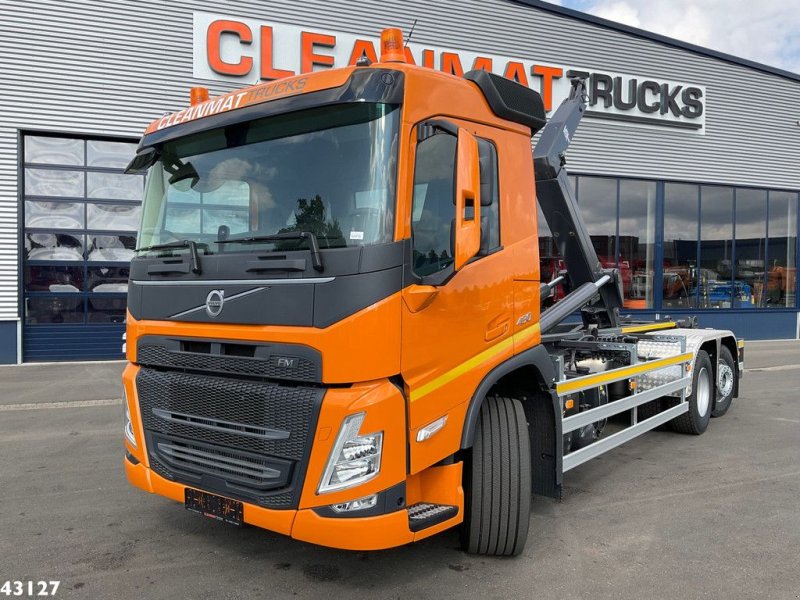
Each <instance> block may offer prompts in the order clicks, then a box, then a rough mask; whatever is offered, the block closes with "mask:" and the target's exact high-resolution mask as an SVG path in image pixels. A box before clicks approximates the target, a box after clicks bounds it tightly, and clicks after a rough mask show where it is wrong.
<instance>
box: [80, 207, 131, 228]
mask: <svg viewBox="0 0 800 600" xmlns="http://www.w3.org/2000/svg"><path fill="white" fill-rule="evenodd" d="M141 214H142V207H141V206H139V205H135V204H94V203H89V204H87V205H86V220H87V223H88V224H87V226H86V227H87V228H88V229H113V230H118V231H136V230H137V229H138V228H139V217H140V216H141Z"/></svg>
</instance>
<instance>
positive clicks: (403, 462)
mask: <svg viewBox="0 0 800 600" xmlns="http://www.w3.org/2000/svg"><path fill="white" fill-rule="evenodd" d="M139 371H140V367H139V366H137V365H134V364H129V365H128V367H127V368H126V370H125V372H124V374H123V384H124V386H125V390H126V395H127V400H128V407H129V410H130V413H131V418H132V422H133V433H134V438H135V442H136V443H135V445H134V444H131V443H129V442H128V441H127V440H126V443H125V445H126V450H127V453H128V456H127V457H126V458H125V460H124V463H125V471H126V475H127V478H128V480H129V481H130V482H131V484H133V485H135V486H136V487H139V488H141V489H143V490H145V491H147V492H150V493H153V494H158V495H161V496H165V497H167V498H171V499H172V500H175V501H176V502H180V503H183V502H184V492H185V489H186V488H187V487H188V488H192V489H199V490H203V491H207V492H210V493H213V494H217V495H221V496H227V497H231V498H235V499H237V500H239V501H241V502H242V503H243V507H244V510H243V519H244V522H246V523H249V524H251V525H255V526H257V527H261V528H264V529H268V530H271V531H275V532H278V533H282V534H284V535H289V536H291V537H293V538H295V539H298V540H303V541H307V542H311V543H315V544H320V545H324V546H330V547H335V548H342V549H350V550H378V549H383V548H390V547H394V546H399V545H403V544H406V543H409V542H412V541H415V540H418V539H422V538H424V537H428V536H430V535H432V534H434V533H437V532H438V531H442V530H443V529H446V528H449V527H452V526H453V525H456V524H458V523H460V522H461V521H462V519H463V506H464V501H463V491H462V487H461V463H455V464H451V465H445V466H438V467H429V468H427V469H424V470H422V471H420V472H419V473H416V474H413V475H409V474H408V471H407V468H408V467H407V456H406V455H407V440H408V436H409V432H408V430H407V428H406V419H405V399H404V398H403V396H402V393H401V392H400V391H399V390H398V389H397V388H396V387H395V386H394V385H393V384H392V383H390V382H389V381H388V380H378V381H372V382H366V383H360V384H354V385H352V386H349V387H342V388H338V387H334V388H329V389H327V391H326V392H325V396H324V399H323V401H322V404H321V408H320V411H319V415H318V418H317V420H316V426H315V427H314V428H313V429H312V430H311V432H310V437H309V440H308V443H309V444H310V452H309V454H308V455H307V459H304V460H303V461H302V462H301V463H298V464H299V467H301V468H302V470H301V472H300V474H301V476H300V477H299V478H298V479H297V480H296V481H295V484H294V485H295V488H294V489H295V491H294V492H293V496H294V498H295V499H294V500H293V503H292V504H291V505H289V506H286V507H267V506H264V505H261V504H257V503H255V502H253V501H252V500H251V499H250V498H248V497H244V496H241V495H239V496H237V495H235V494H231V493H226V492H225V491H224V489H220V488H209V487H207V486H206V485H204V484H203V481H204V480H200V481H198V482H196V483H195V482H193V481H187V480H181V479H180V478H178V477H174V478H172V477H165V476H163V475H162V474H161V472H160V471H159V470H158V462H157V461H156V460H155V457H154V454H153V449H152V448H149V447H148V443H149V442H150V441H151V440H152V436H150V438H148V435H147V431H146V429H145V427H144V426H143V423H144V420H143V415H142V412H143V410H142V409H143V407H144V405H143V404H142V403H141V402H140V398H139V390H138V389H137V374H138V373H139ZM150 411H151V412H152V408H151V409H150ZM359 412H363V413H365V414H366V417H365V420H364V423H363V424H362V429H361V431H362V433H365V434H366V433H369V432H378V431H382V432H383V435H384V442H383V451H382V457H381V468H380V472H379V473H378V474H377V475H376V476H375V477H374V478H372V479H370V480H368V481H366V482H364V483H362V484H359V485H356V486H353V487H350V488H345V489H342V490H338V491H334V492H330V493H324V494H319V493H318V492H317V489H318V486H319V483H320V481H321V479H322V476H323V472H324V470H325V467H326V464H327V462H328V457H329V456H330V454H331V450H332V448H333V445H334V443H335V439H336V436H337V432H338V431H339V428H340V426H341V424H342V422H343V421H344V419H345V418H346V417H347V416H348V415H351V414H354V413H359ZM437 441H438V440H437ZM431 448H434V446H431ZM451 452H452V451H451ZM433 458H436V460H433V459H431V460H430V462H429V463H428V464H432V463H434V462H436V461H438V460H439V459H440V458H441V457H433ZM397 486H405V498H404V499H403V501H402V502H401V503H399V504H397V503H396V504H394V506H393V507H392V508H391V509H388V508H387V509H386V512H385V513H382V514H375V513H374V512H373V513H370V516H357V514H358V513H357V512H353V513H344V514H342V515H341V516H335V517H334V516H332V514H331V511H330V510H329V509H327V507H330V506H331V505H333V504H339V503H342V502H349V501H351V500H355V499H358V498H364V497H366V496H370V495H372V494H382V493H384V492H386V491H388V490H390V489H393V488H395V487H397ZM421 503H431V504H435V505H446V506H449V507H450V508H451V509H454V510H455V509H457V511H456V513H455V514H453V515H452V516H448V518H447V519H446V520H445V521H443V522H437V523H431V524H430V526H427V527H425V528H424V529H421V530H420V529H419V528H418V527H414V528H412V527H410V525H409V514H408V510H407V508H406V507H414V506H415V505H417V504H421ZM398 507H399V509H398ZM415 525H418V523H417V522H415Z"/></svg>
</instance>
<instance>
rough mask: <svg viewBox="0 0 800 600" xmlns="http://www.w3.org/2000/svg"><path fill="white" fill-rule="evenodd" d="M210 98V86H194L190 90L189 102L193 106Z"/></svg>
mask: <svg viewBox="0 0 800 600" xmlns="http://www.w3.org/2000/svg"><path fill="white" fill-rule="evenodd" d="M206 100H208V88H207V87H201V86H198V87H193V88H191V89H190V90H189V104H190V105H191V106H196V105H198V104H202V103H203V102H205V101H206Z"/></svg>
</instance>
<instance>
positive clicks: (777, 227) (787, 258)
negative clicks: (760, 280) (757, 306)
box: [737, 192, 797, 308]
mask: <svg viewBox="0 0 800 600" xmlns="http://www.w3.org/2000/svg"><path fill="white" fill-rule="evenodd" d="M737 237H738V236H737ZM796 251H797V194H795V193H794V192H770V193H769V243H768V246H767V257H768V260H769V267H768V269H767V291H766V295H765V298H764V303H763V304H762V305H765V306H767V307H768V308H794V307H795V306H796V299H795V289H796V285H797V265H796V264H795V256H796Z"/></svg>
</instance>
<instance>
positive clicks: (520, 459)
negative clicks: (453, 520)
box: [461, 396, 531, 556]
mask: <svg viewBox="0 0 800 600" xmlns="http://www.w3.org/2000/svg"><path fill="white" fill-rule="evenodd" d="M464 490H465V492H466V502H465V510H464V513H465V516H464V523H463V524H462V526H461V541H462V545H463V547H464V550H466V551H467V552H470V553H472V554H488V555H494V556H516V555H518V554H520V553H521V552H522V550H523V549H524V548H525V541H526V540H527V538H528V524H529V522H530V502H531V448H530V437H529V433H528V425H527V422H526V420H525V412H524V411H523V409H522V403H521V402H520V401H519V400H515V399H512V398H502V397H494V396H489V397H487V398H486V399H485V400H484V401H483V405H482V406H481V414H480V417H479V419H478V426H477V428H476V430H475V441H474V443H473V446H472V456H471V458H470V459H469V460H468V461H467V465H466V467H465V485H464Z"/></svg>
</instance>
